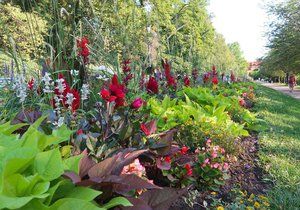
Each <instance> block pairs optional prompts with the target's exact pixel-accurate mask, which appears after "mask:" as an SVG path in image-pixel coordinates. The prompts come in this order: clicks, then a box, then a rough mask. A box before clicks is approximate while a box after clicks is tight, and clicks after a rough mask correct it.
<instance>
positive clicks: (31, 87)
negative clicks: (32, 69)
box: [27, 78, 34, 90]
mask: <svg viewBox="0 0 300 210" xmlns="http://www.w3.org/2000/svg"><path fill="white" fill-rule="evenodd" d="M33 85H34V78H31V80H30V81H29V82H28V83H27V87H28V89H29V90H33Z"/></svg>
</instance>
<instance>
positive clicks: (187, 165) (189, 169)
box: [184, 163, 193, 176]
mask: <svg viewBox="0 0 300 210" xmlns="http://www.w3.org/2000/svg"><path fill="white" fill-rule="evenodd" d="M184 168H185V169H186V175H188V176H192V175H193V170H192V167H191V165H190V164H188V163H187V164H185V166H184Z"/></svg>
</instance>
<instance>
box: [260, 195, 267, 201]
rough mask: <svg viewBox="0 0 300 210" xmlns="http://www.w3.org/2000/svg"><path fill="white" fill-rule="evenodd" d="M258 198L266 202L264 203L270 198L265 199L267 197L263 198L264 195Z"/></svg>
mask: <svg viewBox="0 0 300 210" xmlns="http://www.w3.org/2000/svg"><path fill="white" fill-rule="evenodd" d="M258 197H259V199H261V200H264V201H267V200H268V198H267V197H265V196H263V195H259V196H258Z"/></svg>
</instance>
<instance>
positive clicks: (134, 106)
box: [131, 98, 144, 109]
mask: <svg viewBox="0 0 300 210" xmlns="http://www.w3.org/2000/svg"><path fill="white" fill-rule="evenodd" d="M143 104H144V101H143V99H141V98H136V99H135V100H134V101H133V102H132V103H131V108H132V109H139V108H140V107H141V106H142V105H143Z"/></svg>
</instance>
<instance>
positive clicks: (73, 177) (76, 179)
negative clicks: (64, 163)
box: [63, 171, 81, 184]
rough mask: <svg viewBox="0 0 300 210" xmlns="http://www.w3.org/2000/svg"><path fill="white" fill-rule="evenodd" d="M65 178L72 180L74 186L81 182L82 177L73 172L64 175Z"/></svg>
mask: <svg viewBox="0 0 300 210" xmlns="http://www.w3.org/2000/svg"><path fill="white" fill-rule="evenodd" d="M63 177H65V178H67V179H70V180H71V181H72V182H73V183H74V184H76V183H78V182H80V181H81V178H80V176H78V175H77V174H76V173H75V172H73V171H67V172H65V173H64V174H63Z"/></svg>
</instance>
